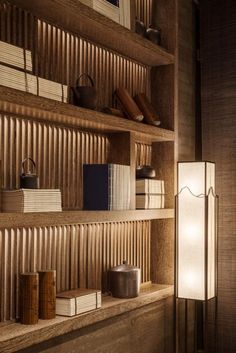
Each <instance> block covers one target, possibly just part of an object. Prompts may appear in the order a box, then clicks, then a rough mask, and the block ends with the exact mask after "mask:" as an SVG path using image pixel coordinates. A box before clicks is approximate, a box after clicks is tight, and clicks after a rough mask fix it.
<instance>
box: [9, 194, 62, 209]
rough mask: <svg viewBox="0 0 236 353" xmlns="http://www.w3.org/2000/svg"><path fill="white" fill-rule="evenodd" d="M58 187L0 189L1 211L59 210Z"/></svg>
mask: <svg viewBox="0 0 236 353" xmlns="http://www.w3.org/2000/svg"><path fill="white" fill-rule="evenodd" d="M61 211H62V207H61V191H60V190H59V189H18V190H3V191H2V212H22V213H28V212H61Z"/></svg>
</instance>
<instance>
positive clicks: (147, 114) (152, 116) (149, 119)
mask: <svg viewBox="0 0 236 353" xmlns="http://www.w3.org/2000/svg"><path fill="white" fill-rule="evenodd" d="M134 100H135V102H136V104H137V106H138V107H139V109H140V110H141V112H142V113H143V115H144V121H145V122H146V123H147V124H150V125H155V126H158V125H160V123H161V122H160V119H159V116H158V115H157V113H156V112H155V110H154V108H153V106H152V105H151V103H150V102H149V100H148V98H147V96H146V95H145V94H144V93H139V94H137V95H136V96H135V97H134Z"/></svg>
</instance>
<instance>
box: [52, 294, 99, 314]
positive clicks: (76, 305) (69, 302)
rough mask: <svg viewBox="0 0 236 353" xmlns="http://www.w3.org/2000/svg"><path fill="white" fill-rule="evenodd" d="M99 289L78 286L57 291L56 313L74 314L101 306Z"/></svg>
mask: <svg viewBox="0 0 236 353" xmlns="http://www.w3.org/2000/svg"><path fill="white" fill-rule="evenodd" d="M101 305H102V295H101V291H100V290H96V289H85V288H78V289H74V290H70V291H66V292H61V293H58V294H57V296H56V315H62V316H74V315H79V314H83V313H86V312H88V311H91V310H95V309H98V308H101Z"/></svg>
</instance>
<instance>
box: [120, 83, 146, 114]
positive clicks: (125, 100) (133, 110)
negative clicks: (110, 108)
mask: <svg viewBox="0 0 236 353" xmlns="http://www.w3.org/2000/svg"><path fill="white" fill-rule="evenodd" d="M115 94H116V96H117V98H118V100H119V102H120V104H121V106H122V109H123V110H124V112H125V113H126V114H127V115H128V117H129V118H130V119H132V120H135V121H142V120H143V114H142V112H141V111H140V109H139V108H138V106H137V104H136V103H135V101H134V100H133V98H132V97H131V96H130V94H129V92H128V91H127V90H126V89H125V88H124V87H120V88H117V90H116V92H115Z"/></svg>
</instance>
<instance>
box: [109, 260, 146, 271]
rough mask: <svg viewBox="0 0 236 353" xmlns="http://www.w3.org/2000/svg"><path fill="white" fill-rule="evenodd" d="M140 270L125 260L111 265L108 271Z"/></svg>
mask: <svg viewBox="0 0 236 353" xmlns="http://www.w3.org/2000/svg"><path fill="white" fill-rule="evenodd" d="M137 270H140V268H139V267H137V266H133V265H128V263H127V261H125V260H124V261H123V264H121V265H118V266H115V267H112V268H111V269H110V271H112V272H131V271H137Z"/></svg>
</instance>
